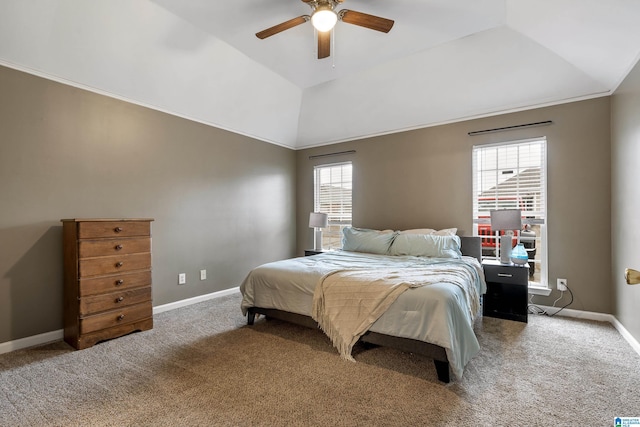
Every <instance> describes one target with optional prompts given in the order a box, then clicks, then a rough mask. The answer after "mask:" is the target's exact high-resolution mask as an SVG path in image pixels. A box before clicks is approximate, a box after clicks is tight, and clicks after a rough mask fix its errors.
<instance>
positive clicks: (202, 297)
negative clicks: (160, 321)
mask: <svg viewBox="0 0 640 427" xmlns="http://www.w3.org/2000/svg"><path fill="white" fill-rule="evenodd" d="M238 292H240V288H239V287H237V286H236V287H235V288H230V289H225V290H222V291H217V292H212V293H210V294H205V295H199V296H197V297H193V298H187V299H183V300H180V301H176V302H170V303H169V304H163V305H159V306H157V307H153V314H158V313H162V312H164V311H169V310H175V309H176V308H180V307H186V306H188V305H192V304H197V303H199V302H203V301H208V300H210V299H215V298H220V297H226V296H227V295H233V294H235V293H238ZM238 309H240V308H238Z"/></svg>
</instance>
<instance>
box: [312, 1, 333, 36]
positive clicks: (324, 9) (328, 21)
mask: <svg viewBox="0 0 640 427" xmlns="http://www.w3.org/2000/svg"><path fill="white" fill-rule="evenodd" d="M336 22H338V15H337V14H336V13H335V12H334V11H333V9H332V8H331V6H329V5H320V6H318V8H317V9H316V11H315V12H313V15H311V23H312V24H313V26H314V27H315V29H316V30H318V31H320V32H325V31H331V30H332V29H333V27H334V26H335V25H336Z"/></svg>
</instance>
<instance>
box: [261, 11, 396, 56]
mask: <svg viewBox="0 0 640 427" xmlns="http://www.w3.org/2000/svg"><path fill="white" fill-rule="evenodd" d="M300 1H302V2H303V3H306V4H308V5H309V6H310V7H311V10H312V12H311V15H302V16H298V17H297V18H293V19H290V20H288V21H285V22H282V23H280V24H278V25H274V26H273V27H271V28H267V29H266V30H262V31H260V32H259V33H256V36H257V37H258V38H259V39H266V38H267V37H271V36H273V35H275V34H278V33H280V32H282V31H284V30H288V29H290V28H293V27H296V26H298V25H300V24H304V23H305V22H307V21H309V20H311V23H312V24H313V26H314V27H315V29H316V30H318V59H322V58H326V57H328V56H329V55H330V54H331V47H330V45H331V30H332V29H333V27H334V26H335V24H336V22H337V21H338V20H340V21H342V22H346V23H347V24H353V25H358V26H360V27H365V28H369V29H371V30H376V31H381V32H383V33H388V32H389V31H390V30H391V28H392V27H393V24H394V21H392V20H391V19H386V18H380V17H379V16H373V15H369V14H366V13H362V12H356V11H355V10H348V9H342V10H340V11H338V12H336V10H335V8H336V6H337V5H338V4H340V3H342V2H343V1H344V0H300Z"/></svg>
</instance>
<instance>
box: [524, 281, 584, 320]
mask: <svg viewBox="0 0 640 427" xmlns="http://www.w3.org/2000/svg"><path fill="white" fill-rule="evenodd" d="M567 291H568V292H569V295H570V296H571V301H569V302H568V303H566V304H565V305H563V306H562V307H560V308H559V309H558V311H556V312H555V313H551V314H549V313H548V312H547V311H546V310H544V309H542V308H541V307H540V306H537V305H536V304H533V303H532V302H531V299H532V298H533V296H534V295H533V294H531V295H530V296H529V306H528V311H529V313H532V314H542V315H544V316H549V317H553V316H555V315H556V314H558V313H560V312H561V311H562V310H564V309H565V308H567V307H569V306H570V305H571V304H573V292H571V288H569V286H567ZM563 297H564V291H560V296H559V297H558V298H557V299H556V300H555V301H554V302H553V305H552V306H551V307H552V308H557V307H556V304H557V303H558V301H560V300H561V299H562V298H563Z"/></svg>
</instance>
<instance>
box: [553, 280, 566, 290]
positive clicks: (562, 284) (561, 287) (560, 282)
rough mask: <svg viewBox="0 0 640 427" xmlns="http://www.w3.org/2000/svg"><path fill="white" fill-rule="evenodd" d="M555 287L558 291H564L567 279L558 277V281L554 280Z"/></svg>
mask: <svg viewBox="0 0 640 427" xmlns="http://www.w3.org/2000/svg"><path fill="white" fill-rule="evenodd" d="M556 287H557V288H558V290H559V291H566V290H567V279H558V281H557V282H556Z"/></svg>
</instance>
